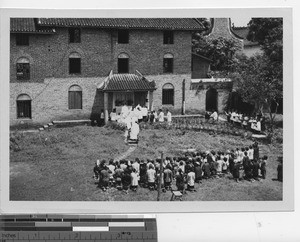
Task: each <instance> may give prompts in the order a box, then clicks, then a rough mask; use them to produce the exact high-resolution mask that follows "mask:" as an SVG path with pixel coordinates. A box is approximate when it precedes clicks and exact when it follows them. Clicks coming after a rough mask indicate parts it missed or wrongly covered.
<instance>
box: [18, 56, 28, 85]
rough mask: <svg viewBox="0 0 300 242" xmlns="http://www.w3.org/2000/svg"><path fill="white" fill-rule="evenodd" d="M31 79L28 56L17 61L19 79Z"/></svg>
mask: <svg viewBox="0 0 300 242" xmlns="http://www.w3.org/2000/svg"><path fill="white" fill-rule="evenodd" d="M29 79H30V63H29V60H28V59H27V58H24V57H22V58H20V59H18V61H17V80H29Z"/></svg>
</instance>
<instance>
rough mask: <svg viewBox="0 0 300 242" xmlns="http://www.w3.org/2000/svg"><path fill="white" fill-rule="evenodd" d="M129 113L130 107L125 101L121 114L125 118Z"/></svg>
mask: <svg viewBox="0 0 300 242" xmlns="http://www.w3.org/2000/svg"><path fill="white" fill-rule="evenodd" d="M128 113H129V108H128V107H127V106H126V105H125V103H124V105H123V106H122V109H121V116H122V117H123V118H125V117H126V116H127V115H128Z"/></svg>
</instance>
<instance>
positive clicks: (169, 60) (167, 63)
mask: <svg viewBox="0 0 300 242" xmlns="http://www.w3.org/2000/svg"><path fill="white" fill-rule="evenodd" d="M173 59H174V58H173V55H172V54H170V53H168V54H165V55H164V62H163V68H164V73H173Z"/></svg>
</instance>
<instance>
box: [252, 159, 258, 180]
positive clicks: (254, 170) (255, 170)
mask: <svg viewBox="0 0 300 242" xmlns="http://www.w3.org/2000/svg"><path fill="white" fill-rule="evenodd" d="M258 173H259V163H258V161H257V160H253V166H252V176H253V178H254V179H255V180H259V176H258Z"/></svg>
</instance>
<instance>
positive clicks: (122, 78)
mask: <svg viewBox="0 0 300 242" xmlns="http://www.w3.org/2000/svg"><path fill="white" fill-rule="evenodd" d="M155 89H156V88H155V82H154V81H152V82H150V81H149V80H147V79H146V78H145V77H144V76H143V75H142V74H141V73H139V72H138V71H137V74H128V73H124V74H113V73H112V71H111V72H110V74H109V76H108V77H107V78H106V79H105V80H104V82H102V83H101V84H100V85H99V86H98V90H100V91H103V92H116V91H153V90H155Z"/></svg>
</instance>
